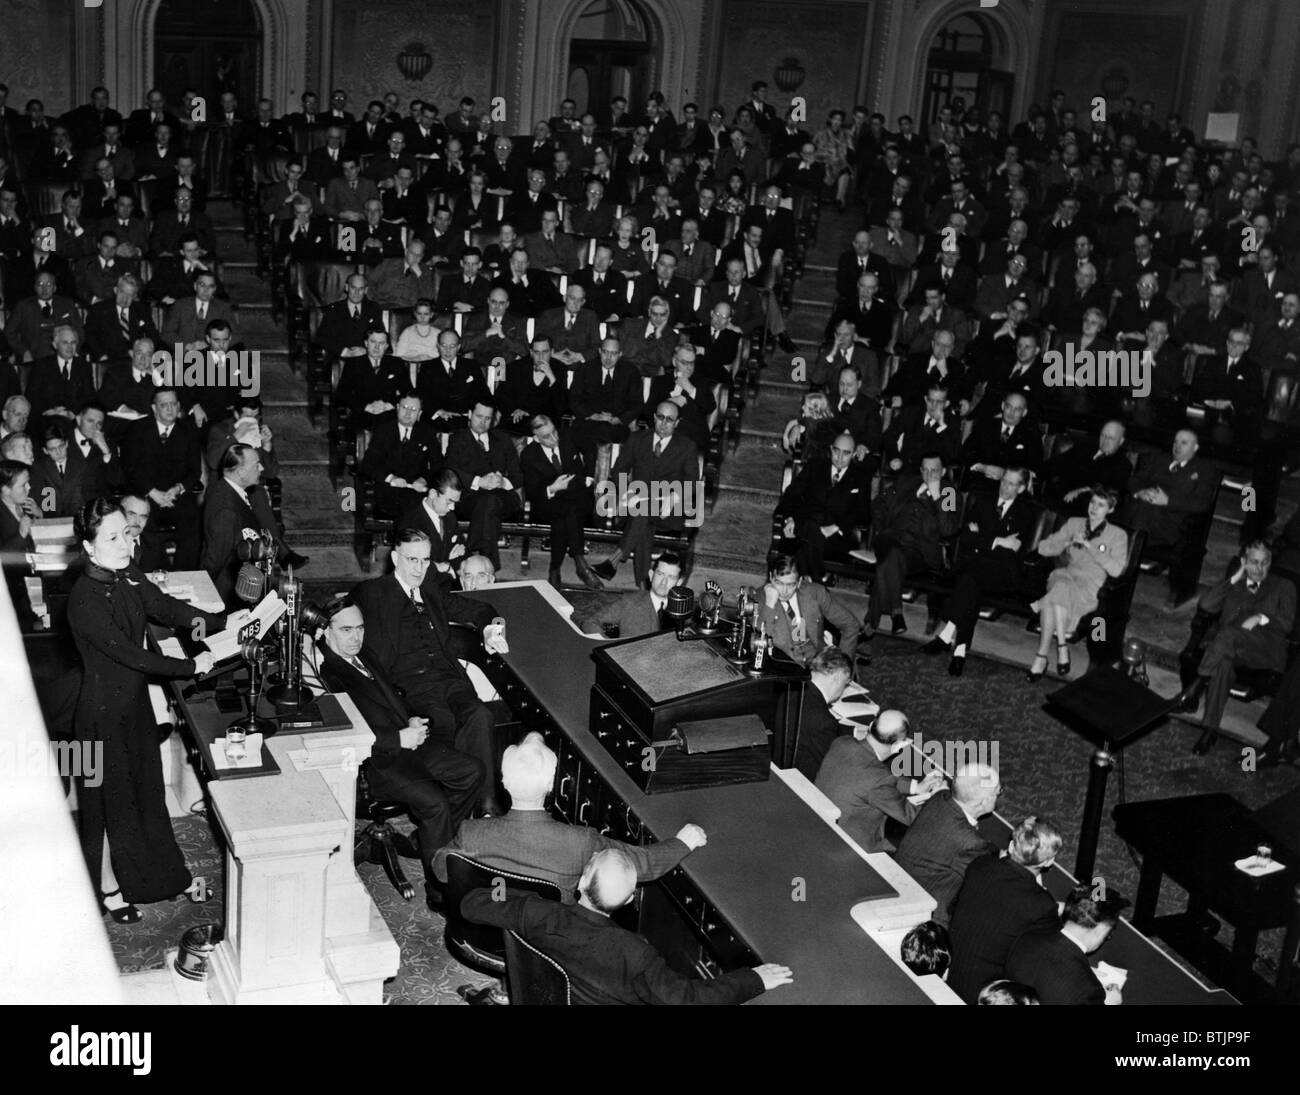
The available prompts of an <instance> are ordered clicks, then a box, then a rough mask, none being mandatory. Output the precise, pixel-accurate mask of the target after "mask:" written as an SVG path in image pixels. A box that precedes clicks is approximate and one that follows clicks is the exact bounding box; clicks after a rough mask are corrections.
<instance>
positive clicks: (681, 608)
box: [664, 586, 695, 635]
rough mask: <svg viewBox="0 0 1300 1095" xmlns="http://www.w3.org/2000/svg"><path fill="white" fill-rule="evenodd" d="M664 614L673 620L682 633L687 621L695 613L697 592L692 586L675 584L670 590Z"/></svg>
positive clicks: (678, 630) (678, 631)
mask: <svg viewBox="0 0 1300 1095" xmlns="http://www.w3.org/2000/svg"><path fill="white" fill-rule="evenodd" d="M664 615H665V616H667V617H668V618H669V619H670V620H672V621H673V624H674V625H675V627H676V629H677V633H678V634H679V635H680V634H681V633H682V629H683V628H684V627H685V626H686V622H687V621H688V620H689V619H690V618H691V617H692V616H694V615H695V593H694V591H693V590H692V589H691V587H690V586H673V588H672V589H670V590H669V591H668V599H667V601H666V602H665V604H664Z"/></svg>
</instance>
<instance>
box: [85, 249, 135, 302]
mask: <svg viewBox="0 0 1300 1095" xmlns="http://www.w3.org/2000/svg"><path fill="white" fill-rule="evenodd" d="M123 274H134V275H135V276H136V277H139V276H140V264H139V263H138V262H137V261H136V260H134V259H118V258H115V259H113V260H112V265H111V266H108V267H105V266H104V265H103V263H102V262H101V261H100V258H99V256H98V255H88V256H86V257H85V258H84V259H79V260H78V261H77V266H76V269H75V270H74V271H73V275H72V276H73V281H74V283H75V284H76V286H77V300H79V301H80V302H81V303H82V304H83V305H85V306H86V307H87V308H89V307H91V305H92V302H93V301H96V300H101V301H103V300H111V299H112V297H113V290H114V288H115V287H116V286H117V279H118V278H120V277H121V276H122V275H123Z"/></svg>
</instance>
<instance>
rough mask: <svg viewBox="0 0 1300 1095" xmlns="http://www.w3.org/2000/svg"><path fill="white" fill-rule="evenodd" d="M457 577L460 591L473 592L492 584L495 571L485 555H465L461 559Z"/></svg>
mask: <svg viewBox="0 0 1300 1095" xmlns="http://www.w3.org/2000/svg"><path fill="white" fill-rule="evenodd" d="M459 577H460V588H461V592H462V593H473V592H474V591H475V590H476V589H486V588H487V587H488V586H490V585H492V583H493V582H495V581H496V580H497V572H496V568H495V567H494V566H493V565H492V560H491V559H489V558H488V557H487V556H486V555H467V556H465V558H464V559H462V560H461V564H460V571H459Z"/></svg>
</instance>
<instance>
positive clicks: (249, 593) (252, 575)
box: [235, 544, 266, 605]
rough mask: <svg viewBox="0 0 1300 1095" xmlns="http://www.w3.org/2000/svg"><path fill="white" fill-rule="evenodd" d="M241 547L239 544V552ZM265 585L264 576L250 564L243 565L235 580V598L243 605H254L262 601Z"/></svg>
mask: <svg viewBox="0 0 1300 1095" xmlns="http://www.w3.org/2000/svg"><path fill="white" fill-rule="evenodd" d="M243 546H244V545H243V544H240V550H241V551H242V550H243ZM265 584H266V576H265V575H264V574H263V573H262V572H261V571H260V570H258V568H257V567H255V566H254V565H253V564H252V563H245V564H244V565H243V566H242V567H240V568H239V574H238V575H237V576H236V578H235V596H236V597H238V598H239V599H240V600H241V601H243V602H244V603H245V604H250V605H255V604H257V603H258V602H259V601H260V600H261V599H262V589H263V587H264V586H265Z"/></svg>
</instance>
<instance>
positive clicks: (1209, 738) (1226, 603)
mask: <svg viewBox="0 0 1300 1095" xmlns="http://www.w3.org/2000/svg"><path fill="white" fill-rule="evenodd" d="M1272 562H1273V556H1272V552H1271V551H1270V550H1269V548H1268V546H1267V545H1265V544H1264V543H1262V542H1256V543H1253V544H1251V545H1250V546H1249V547H1247V548H1246V550H1245V552H1243V554H1242V556H1241V560H1240V562H1239V563H1238V564H1237V566H1236V567H1235V568H1234V571H1233V574H1232V576H1231V577H1230V578H1228V579H1227V580H1226V581H1223V582H1220V583H1219V584H1218V585H1217V586H1215V587H1214V588H1213V589H1212V590H1210V591H1209V592H1208V593H1206V594H1205V595H1204V596H1203V597H1201V599H1200V601H1199V602H1198V603H1197V606H1196V609H1197V612H1196V617H1195V618H1194V619H1193V621H1192V634H1191V637H1190V639H1189V640H1188V644H1187V646H1186V647H1185V648H1184V650H1183V652H1182V654H1181V655H1180V656H1179V662H1180V667H1181V672H1182V677H1183V685H1184V691H1183V693H1182V694H1181V696H1180V697H1179V700H1180V708H1181V709H1182V710H1184V711H1195V710H1196V708H1197V706H1198V704H1199V702H1200V698H1201V696H1202V695H1204V696H1205V711H1204V713H1203V715H1202V717H1201V723H1202V725H1203V726H1204V727H1205V729H1204V732H1203V733H1202V734H1201V737H1200V739H1199V740H1198V741H1197V742H1196V745H1195V746H1194V747H1193V752H1195V753H1196V754H1197V755H1198V756H1202V755H1204V754H1205V753H1207V752H1209V750H1210V749H1211V747H1212V746H1213V745H1214V743H1215V741H1216V740H1217V739H1218V730H1219V723H1220V721H1221V720H1222V718H1223V709H1224V707H1225V706H1226V704H1227V702H1228V690H1229V689H1230V688H1231V686H1232V681H1233V676H1234V673H1235V671H1236V669H1237V668H1238V667H1241V668H1247V669H1264V670H1270V671H1272V672H1275V673H1280V672H1282V671H1283V670H1284V669H1285V668H1286V663H1287V637H1288V636H1289V635H1290V633H1291V625H1292V624H1293V623H1294V621H1295V607H1296V589H1295V584H1294V583H1293V582H1292V581H1291V580H1290V579H1289V578H1282V577H1280V576H1279V575H1276V574H1271V573H1270V568H1271V566H1272ZM1216 620H1217V624H1215V627H1214V630H1213V631H1212V632H1211V633H1210V636H1209V641H1208V643H1206V644H1205V645H1204V652H1203V653H1202V652H1201V647H1202V643H1203V642H1204V640H1205V636H1206V633H1207V632H1208V631H1209V629H1210V627H1211V624H1212V623H1214V622H1215V621H1216ZM1198 658H1199V663H1198ZM1193 669H1194V672H1195V677H1194V678H1193V677H1192V672H1193Z"/></svg>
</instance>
